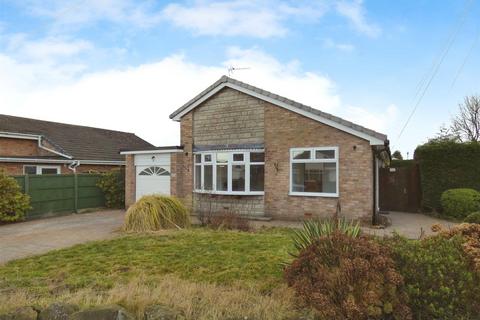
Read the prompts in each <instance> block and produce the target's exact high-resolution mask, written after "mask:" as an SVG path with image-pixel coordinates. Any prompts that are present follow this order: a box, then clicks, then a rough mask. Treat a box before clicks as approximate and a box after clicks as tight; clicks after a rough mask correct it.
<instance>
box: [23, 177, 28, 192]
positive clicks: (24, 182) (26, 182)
mask: <svg viewBox="0 0 480 320" xmlns="http://www.w3.org/2000/svg"><path fill="white" fill-rule="evenodd" d="M23 184H24V187H23V193H25V194H29V192H30V179H29V178H28V174H26V175H24V176H23Z"/></svg>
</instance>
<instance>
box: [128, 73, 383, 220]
mask: <svg viewBox="0 0 480 320" xmlns="http://www.w3.org/2000/svg"><path fill="white" fill-rule="evenodd" d="M170 118H171V119H173V120H174V121H179V122H180V127H181V141H180V144H181V146H178V147H177V146H175V147H159V148H143V149H134V150H132V149H131V150H124V151H123V152H122V154H124V155H126V206H127V207H128V206H129V205H131V204H132V203H133V202H135V200H136V199H138V198H140V197H141V196H142V195H145V194H150V193H164V194H171V195H174V196H177V197H179V198H181V199H182V200H183V201H184V202H185V203H186V204H187V205H188V206H189V207H190V208H191V209H192V210H193V211H194V212H197V213H200V212H204V211H212V212H222V211H223V212H224V211H231V212H236V213H238V214H244V215H249V216H255V217H258V218H262V217H268V218H278V219H301V218H304V217H312V216H313V217H327V216H332V215H333V214H335V213H336V212H337V211H338V210H340V208H341V212H342V214H343V215H346V216H349V217H351V218H355V219H360V218H364V217H368V218H370V217H372V215H373V216H375V213H376V212H377V211H378V168H379V166H380V165H382V163H383V161H385V160H386V159H388V158H389V156H390V151H389V142H388V140H387V136H386V135H384V134H381V133H378V132H375V131H373V130H370V129H367V128H364V127H362V126H359V125H357V124H354V123H352V122H349V121H346V120H344V119H341V118H338V117H336V116H333V115H331V114H328V113H325V112H322V111H320V110H317V109H314V108H311V107H309V106H306V105H303V104H301V103H298V102H295V101H292V100H290V99H287V98H284V97H282V96H279V95H276V94H273V93H270V92H268V91H265V90H262V89H260V88H257V87H254V86H251V85H249V84H246V83H243V82H240V81H238V80H235V79H232V78H229V77H226V76H223V77H222V78H220V79H219V80H218V81H217V82H215V83H214V84H213V85H211V86H210V87H208V88H207V89H206V90H204V91H203V92H201V93H200V94H199V95H197V96H196V97H194V98H193V99H192V100H190V101H189V102H187V103H186V104H185V105H183V106H182V107H180V108H179V109H178V110H176V111H175V112H173V113H172V114H171V115H170Z"/></svg>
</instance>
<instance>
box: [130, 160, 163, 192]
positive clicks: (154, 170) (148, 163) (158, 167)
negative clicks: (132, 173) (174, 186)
mask: <svg viewBox="0 0 480 320" xmlns="http://www.w3.org/2000/svg"><path fill="white" fill-rule="evenodd" d="M137 157H138V158H137ZM135 163H136V178H137V179H136V198H137V200H138V199H140V198H141V197H142V196H144V195H148V194H154V193H157V194H164V195H170V155H164V154H162V155H155V156H152V155H149V156H139V155H136V156H135Z"/></svg>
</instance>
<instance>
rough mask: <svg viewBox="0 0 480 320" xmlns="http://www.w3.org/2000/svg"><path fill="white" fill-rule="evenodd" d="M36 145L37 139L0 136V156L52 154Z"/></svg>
mask: <svg viewBox="0 0 480 320" xmlns="http://www.w3.org/2000/svg"><path fill="white" fill-rule="evenodd" d="M52 155H55V154H53V153H51V152H48V151H46V150H44V149H41V148H39V147H38V141H37V140H26V139H12V138H0V156H17V157H18V156H52Z"/></svg>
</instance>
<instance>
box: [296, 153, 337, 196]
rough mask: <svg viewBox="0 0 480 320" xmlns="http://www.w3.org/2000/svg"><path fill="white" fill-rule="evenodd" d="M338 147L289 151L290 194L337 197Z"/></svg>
mask: <svg viewBox="0 0 480 320" xmlns="http://www.w3.org/2000/svg"><path fill="white" fill-rule="evenodd" d="M338 183H339V179H338V147H315V148H292V149H290V194H291V195H295V196H312V197H338V195H339V186H338Z"/></svg>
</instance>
